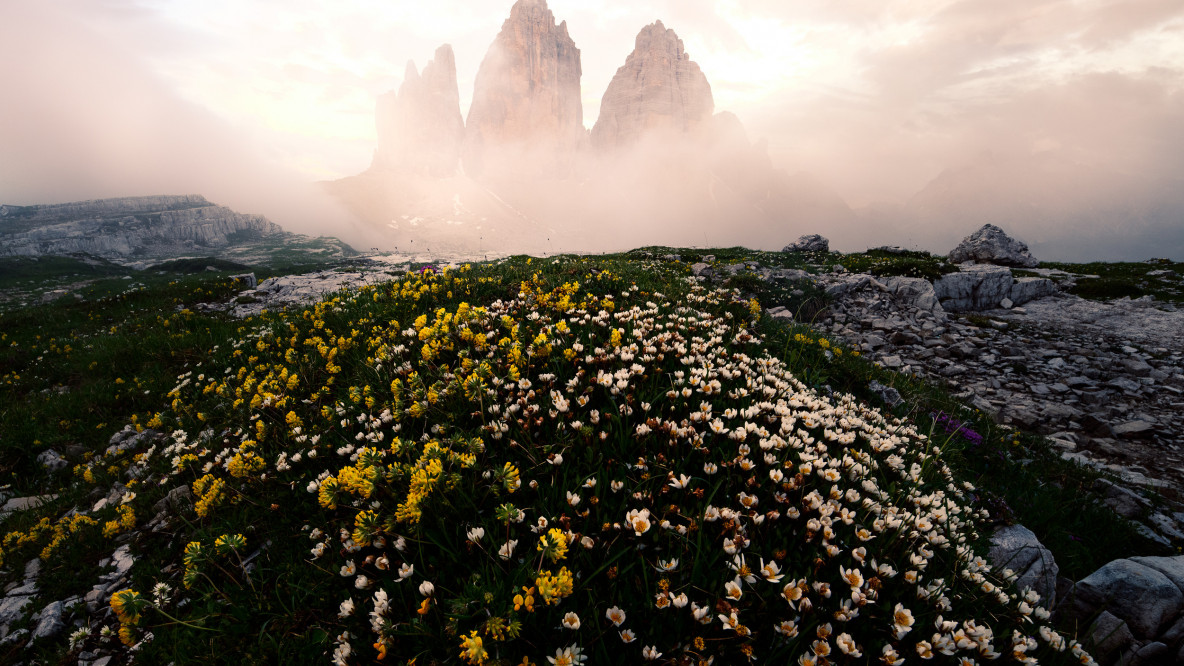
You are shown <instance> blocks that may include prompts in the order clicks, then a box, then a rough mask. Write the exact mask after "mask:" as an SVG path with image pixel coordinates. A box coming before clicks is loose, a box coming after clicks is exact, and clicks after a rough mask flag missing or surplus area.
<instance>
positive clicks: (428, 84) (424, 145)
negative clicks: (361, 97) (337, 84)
mask: <svg viewBox="0 0 1184 666" xmlns="http://www.w3.org/2000/svg"><path fill="white" fill-rule="evenodd" d="M377 125H378V150H377V151H376V152H375V155H374V165H373V166H374V168H375V169H379V170H385V169H408V170H411V171H413V172H415V173H417V174H421V175H427V176H441V177H446V176H451V175H453V174H454V173H455V172H456V168H457V160H458V159H459V158H460V146H461V141H462V140H463V139H464V133H465V125H464V120H463V119H462V118H461V115H460V93H459V91H458V88H457V85H456V58H455V56H454V55H453V53H452V47H451V46H449V45H448V44H445V45H443V46H441V47H440V48H438V49H436V55H435V58H434V59H432V60H430V61H428V64H427V65H425V66H424V68H423V73H422V74H420V73H419V72H418V71H416V69H415V63H414V62H408V63H407V73H406V76H404V78H403V84H402V85H401V86H399V91H398V93H396V92H394V91H391V92H388V93H386V94H384V95H381V96H379V98H378V112H377Z"/></svg>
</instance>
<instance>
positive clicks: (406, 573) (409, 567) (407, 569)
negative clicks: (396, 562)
mask: <svg viewBox="0 0 1184 666" xmlns="http://www.w3.org/2000/svg"><path fill="white" fill-rule="evenodd" d="M413 573H415V565H414V564H407V563H406V562H404V563H403V565H402V566H400V567H399V580H403V579H405V578H410V577H411V574H413Z"/></svg>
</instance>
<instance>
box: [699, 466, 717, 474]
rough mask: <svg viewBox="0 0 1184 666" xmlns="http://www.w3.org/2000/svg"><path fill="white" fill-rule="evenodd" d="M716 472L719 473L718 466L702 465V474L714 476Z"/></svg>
mask: <svg viewBox="0 0 1184 666" xmlns="http://www.w3.org/2000/svg"><path fill="white" fill-rule="evenodd" d="M718 471H719V465H716V464H715V463H703V473H704V474H709V475H710V474H715V473H716V472H718Z"/></svg>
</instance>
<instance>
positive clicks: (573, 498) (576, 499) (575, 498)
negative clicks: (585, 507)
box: [567, 490, 580, 506]
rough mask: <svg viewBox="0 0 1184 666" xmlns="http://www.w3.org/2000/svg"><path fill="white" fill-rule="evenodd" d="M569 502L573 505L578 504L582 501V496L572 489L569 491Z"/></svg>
mask: <svg viewBox="0 0 1184 666" xmlns="http://www.w3.org/2000/svg"><path fill="white" fill-rule="evenodd" d="M567 503H568V504H569V505H571V506H577V505H579V503H580V496H579V494H577V493H573V492H572V491H570V490H569V491H567Z"/></svg>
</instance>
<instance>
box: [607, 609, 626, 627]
mask: <svg viewBox="0 0 1184 666" xmlns="http://www.w3.org/2000/svg"><path fill="white" fill-rule="evenodd" d="M604 616H605V617H606V618H608V621H609V622H612V623H613V626H617V627H619V626H621V625H622V624H624V623H625V611H623V610H621V609H620V608H619V607H617V606H613V607H612V608H610V609H608V610H606V611H604Z"/></svg>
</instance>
